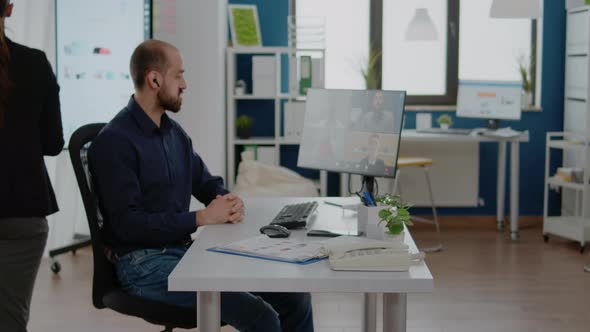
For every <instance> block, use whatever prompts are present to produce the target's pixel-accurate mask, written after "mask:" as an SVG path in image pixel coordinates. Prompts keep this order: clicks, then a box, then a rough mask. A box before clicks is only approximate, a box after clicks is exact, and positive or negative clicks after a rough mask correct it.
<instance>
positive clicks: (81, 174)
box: [69, 123, 197, 332]
mask: <svg viewBox="0 0 590 332" xmlns="http://www.w3.org/2000/svg"><path fill="white" fill-rule="evenodd" d="M104 126H105V124H104V123H94V124H89V125H85V126H82V127H80V128H78V130H76V131H75V132H74V134H73V135H72V138H71V139H70V145H69V150H70V158H71V159H72V164H73V166H74V172H75V173H76V180H77V181H78V187H79V188H80V193H81V194H82V201H83V202H84V209H85V210H86V216H87V217H88V225H89V226H90V238H91V241H92V252H93V256H94V276H93V278H92V303H93V304H94V306H95V307H96V308H97V309H103V308H105V307H106V308H110V309H113V310H115V311H117V312H119V313H122V314H125V315H130V316H135V317H139V318H142V319H144V320H146V321H148V322H150V323H152V324H156V325H163V326H164V331H163V332H171V331H172V329H173V328H185V329H191V328H195V327H196V326H197V317H196V316H197V314H196V311H195V310H192V309H187V308H183V307H178V306H173V305H169V304H164V303H161V302H157V301H152V300H148V299H145V298H142V297H139V296H134V295H130V294H127V293H125V292H123V291H122V290H121V289H120V288H119V283H118V280H117V276H116V272H115V267H114V265H113V264H112V263H111V262H110V261H109V260H108V259H107V257H106V255H105V251H104V250H105V248H104V245H103V241H102V239H101V232H100V230H101V228H102V222H103V221H102V216H101V215H100V211H99V209H98V202H97V198H96V196H95V195H94V193H93V192H92V189H91V188H92V185H91V177H90V172H89V169H88V159H87V152H88V147H89V146H90V143H91V142H92V140H93V139H94V138H95V137H96V135H98V133H99V132H100V130H101V129H102V128H103V127H104Z"/></svg>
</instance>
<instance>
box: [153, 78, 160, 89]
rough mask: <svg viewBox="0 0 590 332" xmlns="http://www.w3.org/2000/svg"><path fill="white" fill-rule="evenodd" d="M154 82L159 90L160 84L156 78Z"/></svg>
mask: <svg viewBox="0 0 590 332" xmlns="http://www.w3.org/2000/svg"><path fill="white" fill-rule="evenodd" d="M153 82H154V83H156V85H157V86H158V88H159V87H160V83H158V80H156V79H155V78H154V80H153Z"/></svg>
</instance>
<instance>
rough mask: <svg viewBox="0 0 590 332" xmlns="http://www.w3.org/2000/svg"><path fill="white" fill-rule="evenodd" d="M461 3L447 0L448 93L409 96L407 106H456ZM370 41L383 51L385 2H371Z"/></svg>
mask: <svg viewBox="0 0 590 332" xmlns="http://www.w3.org/2000/svg"><path fill="white" fill-rule="evenodd" d="M459 2H460V0H447V61H446V64H447V66H446V84H445V85H446V89H445V90H446V93H445V94H441V95H407V96H406V105H455V104H456V103H457V81H458V77H459V13H460V10H459ZM369 40H370V41H371V43H372V45H374V46H375V47H376V48H378V49H383V0H371V7H370V34H369ZM377 68H378V70H377V71H378V73H379V76H378V77H379V83H378V86H379V88H381V82H382V74H383V71H382V62H381V59H379V62H378V63H377Z"/></svg>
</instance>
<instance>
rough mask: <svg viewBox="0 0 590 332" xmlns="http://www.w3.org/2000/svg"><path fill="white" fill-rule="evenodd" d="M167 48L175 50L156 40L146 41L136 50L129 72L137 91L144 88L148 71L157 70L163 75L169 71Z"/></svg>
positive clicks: (132, 56)
mask: <svg viewBox="0 0 590 332" xmlns="http://www.w3.org/2000/svg"><path fill="white" fill-rule="evenodd" d="M167 48H174V46H172V45H170V44H168V43H166V42H163V41H160V40H156V39H151V40H146V41H144V42H143V43H141V44H139V46H137V47H136V48H135V50H134V51H133V54H132V55H131V62H130V64H129V71H130V72H131V78H132V79H133V85H134V86H135V88H136V89H141V88H143V86H144V84H145V76H146V74H147V73H148V71H150V70H155V71H158V72H160V73H162V74H164V73H165V72H166V69H168V56H167V55H166V49H167Z"/></svg>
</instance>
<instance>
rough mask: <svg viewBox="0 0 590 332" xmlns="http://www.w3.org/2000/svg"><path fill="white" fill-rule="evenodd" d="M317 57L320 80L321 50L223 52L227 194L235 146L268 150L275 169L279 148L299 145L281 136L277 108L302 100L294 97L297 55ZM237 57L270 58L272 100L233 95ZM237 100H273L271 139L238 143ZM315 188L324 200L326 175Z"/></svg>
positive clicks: (231, 183)
mask: <svg viewBox="0 0 590 332" xmlns="http://www.w3.org/2000/svg"><path fill="white" fill-rule="evenodd" d="M302 53H304V54H306V55H307V54H310V55H311V54H313V55H319V57H320V58H321V59H322V65H321V67H322V70H321V72H322V77H324V73H325V71H324V65H323V59H324V50H319V49H297V50H294V49H292V48H289V47H249V48H240V49H236V48H227V71H226V72H227V83H226V84H227V90H226V91H227V105H226V107H227V109H226V115H227V116H226V117H227V129H226V131H227V184H228V187H229V188H230V190H232V189H233V187H234V185H235V181H236V175H237V174H236V162H237V160H236V153H235V152H236V150H237V147H238V146H241V145H250V144H255V145H259V146H272V147H274V153H275V164H276V165H277V166H279V164H280V160H281V146H283V145H299V143H300V142H299V140H296V139H287V138H285V137H284V136H283V133H281V124H282V122H283V118H282V116H281V108H282V104H283V102H284V101H288V100H297V101H304V100H305V97H304V96H300V95H298V94H297V92H298V84H299V83H298V78H297V56H298V55H300V54H302ZM239 55H249V56H254V55H266V56H274V59H275V73H276V85H275V93H274V94H273V95H272V96H266V95H265V96H258V95H252V94H245V95H239V96H238V95H235V94H234V85H235V82H236V80H237V58H238V56H239ZM285 55H287V56H288V59H289V70H288V72H289V80H288V82H289V93H284V92H281V91H282V90H281V85H282V84H281V83H282V77H281V72H282V70H281V69H282V68H281V62H282V61H281V60H282V58H283V57H284V56H285ZM241 100H273V101H274V111H273V112H274V136H272V137H250V138H248V139H240V138H238V137H237V135H236V126H235V121H236V114H237V111H238V102H239V101H241ZM266 111H267V110H260V114H259V115H258V114H257V115H256V116H255V120H256V118H259V119H262V118H263V117H265V116H269V114H264V113H265V112H266ZM283 114H284V113H283ZM315 182H316V186H318V187H319V191H320V195H321V196H325V195H326V193H327V172H325V171H321V172H320V179H319V182H317V181H315Z"/></svg>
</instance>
